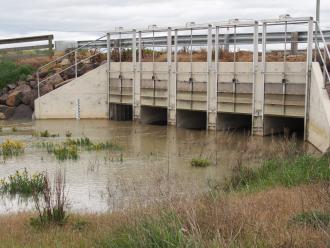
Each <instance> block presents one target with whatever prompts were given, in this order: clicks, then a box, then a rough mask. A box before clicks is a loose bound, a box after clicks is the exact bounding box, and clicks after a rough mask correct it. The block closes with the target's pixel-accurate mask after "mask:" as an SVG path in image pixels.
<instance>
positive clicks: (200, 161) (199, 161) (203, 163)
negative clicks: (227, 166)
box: [191, 158, 211, 167]
mask: <svg viewBox="0 0 330 248" xmlns="http://www.w3.org/2000/svg"><path fill="white" fill-rule="evenodd" d="M210 164H211V163H210V161H209V160H207V159H204V158H194V159H192V160H191V166H193V167H207V166H209V165H210Z"/></svg>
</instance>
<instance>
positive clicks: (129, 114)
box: [110, 104, 133, 121]
mask: <svg viewBox="0 0 330 248" xmlns="http://www.w3.org/2000/svg"><path fill="white" fill-rule="evenodd" d="M132 119H133V107H132V105H126V104H110V120H114V121H131V120H132Z"/></svg>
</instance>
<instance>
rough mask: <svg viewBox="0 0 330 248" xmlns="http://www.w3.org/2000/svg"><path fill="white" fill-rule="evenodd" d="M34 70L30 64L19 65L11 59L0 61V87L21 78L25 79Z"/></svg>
mask: <svg viewBox="0 0 330 248" xmlns="http://www.w3.org/2000/svg"><path fill="white" fill-rule="evenodd" d="M33 72H34V68H33V67H32V66H29V65H17V64H15V63H14V62H11V61H0V89H2V88H4V87H5V86H7V85H8V84H11V83H15V82H17V81H19V80H25V79H26V77H27V76H28V75H30V74H31V73H33Z"/></svg>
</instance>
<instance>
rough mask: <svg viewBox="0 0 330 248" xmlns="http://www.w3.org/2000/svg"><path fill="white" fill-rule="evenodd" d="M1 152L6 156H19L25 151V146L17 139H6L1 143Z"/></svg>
mask: <svg viewBox="0 0 330 248" xmlns="http://www.w3.org/2000/svg"><path fill="white" fill-rule="evenodd" d="M0 149H1V154H2V155H3V156H4V158H8V157H12V156H18V155H20V154H23V153H24V150H25V146H24V144H23V143H22V142H20V141H16V140H6V141H5V142H4V143H2V144H1V145H0Z"/></svg>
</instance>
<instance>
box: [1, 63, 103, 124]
mask: <svg viewBox="0 0 330 248" xmlns="http://www.w3.org/2000/svg"><path fill="white" fill-rule="evenodd" d="M104 62H105V61H98V62H95V61H93V62H87V63H83V64H79V66H78V72H77V74H78V76H81V75H83V74H85V73H86V72H88V71H90V70H93V69H95V68H96V67H98V66H100V65H101V64H103V63H104ZM71 65H72V63H71V61H69V60H68V59H63V61H62V62H61V63H60V65H59V67H57V68H53V70H52V71H51V73H50V72H49V71H47V72H44V73H40V75H39V76H40V78H41V81H42V83H41V84H40V95H41V96H43V95H45V94H47V93H49V92H51V91H52V90H54V89H56V88H58V87H60V86H62V85H64V84H66V83H68V82H70V81H71V80H72V79H74V78H75V76H76V75H75V74H76V73H75V68H70V69H68V70H65V71H63V69H64V68H67V67H70V66H71ZM37 97H38V82H37V78H36V74H33V75H30V76H28V77H27V79H26V80H25V81H19V82H17V83H13V84H8V85H7V86H6V87H5V88H3V89H0V119H1V120H4V119H16V120H17V119H31V118H32V114H33V111H34V100H35V99H37Z"/></svg>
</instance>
